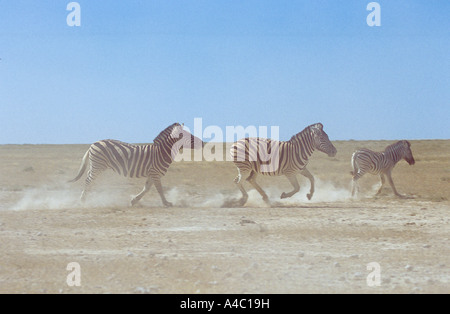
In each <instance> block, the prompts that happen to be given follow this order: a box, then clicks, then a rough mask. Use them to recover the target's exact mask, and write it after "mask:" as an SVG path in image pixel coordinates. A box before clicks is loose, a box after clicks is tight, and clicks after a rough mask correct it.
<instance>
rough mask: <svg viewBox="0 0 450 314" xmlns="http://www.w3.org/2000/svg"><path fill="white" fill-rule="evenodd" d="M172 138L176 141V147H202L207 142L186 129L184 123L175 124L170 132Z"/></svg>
mask: <svg viewBox="0 0 450 314" xmlns="http://www.w3.org/2000/svg"><path fill="white" fill-rule="evenodd" d="M170 138H172V139H174V140H175V141H176V142H175V144H176V145H174V147H177V148H187V149H201V148H203V147H204V146H205V143H204V142H203V141H202V140H201V139H199V138H198V137H196V136H194V135H192V134H191V133H189V132H188V131H186V130H185V129H184V123H183V124H179V123H177V124H175V126H174V128H173V129H172V132H171V133H170Z"/></svg>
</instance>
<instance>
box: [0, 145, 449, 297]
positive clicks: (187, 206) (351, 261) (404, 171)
mask: <svg viewBox="0 0 450 314" xmlns="http://www.w3.org/2000/svg"><path fill="white" fill-rule="evenodd" d="M393 142H394V141H366V142H362V141H336V142H334V144H335V146H336V148H337V150H338V154H337V155H336V156H335V157H333V158H329V157H328V156H326V155H324V154H322V153H320V152H315V153H314V155H313V156H312V158H311V161H310V164H309V166H308V169H309V170H310V171H311V173H312V174H313V175H314V176H315V178H316V193H315V195H314V196H313V199H312V200H311V201H308V200H307V198H306V193H307V191H308V190H309V181H308V180H307V179H306V178H303V177H302V176H300V175H299V176H298V178H299V182H300V184H301V191H300V192H299V193H297V194H296V195H294V196H293V197H292V198H290V199H285V200H281V199H280V195H281V193H282V192H283V191H289V190H291V186H290V184H289V182H288V180H287V179H286V178H285V177H264V176H259V177H258V182H259V183H260V185H261V186H262V188H263V189H264V190H265V191H266V192H267V193H268V195H269V196H270V198H271V200H272V201H273V205H272V206H267V205H266V204H265V203H264V202H262V200H261V197H260V196H259V194H258V193H257V192H256V191H254V190H252V189H251V188H250V186H249V184H246V188H247V189H248V191H249V194H250V198H249V201H248V203H247V204H246V205H245V206H244V207H234V208H230V207H223V205H224V204H227V201H228V200H229V199H233V198H237V197H239V196H240V192H239V191H238V189H237V188H236V186H235V184H234V183H233V179H234V177H235V176H236V174H237V171H236V168H235V166H234V165H233V163H232V162H229V161H202V162H194V161H181V162H174V163H173V164H172V165H171V167H170V169H169V171H168V173H167V175H166V176H165V177H164V178H163V179H162V183H163V186H164V189H165V193H166V197H167V199H168V200H169V201H170V202H172V203H174V207H171V208H165V207H162V203H161V200H160V198H159V195H158V194H157V192H156V190H155V189H154V188H153V189H152V190H151V191H150V192H149V193H148V194H147V195H145V196H144V198H143V199H142V200H141V202H140V206H135V207H130V206H129V202H130V200H131V197H132V195H135V194H137V193H138V192H139V191H140V190H141V189H142V187H143V184H144V182H145V179H143V178H141V179H128V178H124V177H121V176H119V175H117V174H115V173H113V172H112V171H108V172H106V173H105V175H104V176H102V177H100V178H99V179H98V181H97V182H96V184H95V186H94V188H93V190H92V192H91V194H89V196H88V200H87V201H86V202H85V203H84V204H82V203H80V202H79V201H78V197H79V195H80V193H81V190H82V185H83V179H84V177H83V179H82V180H80V181H78V182H75V183H67V181H68V180H70V179H72V178H73V177H75V175H76V174H77V171H78V169H79V166H80V162H81V158H82V156H83V154H84V153H85V151H86V150H87V148H88V147H89V145H2V146H0V293H182V294H183V293H268V294H272V293H288V294H291V293H450V270H449V269H450V246H449V243H450V241H449V239H450V227H449V209H450V140H415V141H411V144H412V146H411V149H412V151H413V154H414V157H415V159H416V164H415V165H414V166H409V165H408V164H407V163H406V162H405V161H401V162H399V163H398V164H397V166H396V167H395V168H394V171H393V179H394V182H395V184H396V187H397V189H398V191H399V192H400V193H402V194H406V195H408V196H410V198H408V199H399V198H396V197H395V196H394V195H393V193H392V191H391V189H390V188H389V186H387V187H386V188H385V189H384V190H383V193H382V194H381V195H380V196H376V197H375V192H376V190H377V189H378V187H379V179H378V177H376V176H372V175H369V174H367V175H365V176H364V177H363V178H362V179H361V180H360V193H359V195H358V197H357V198H355V199H352V198H351V197H350V182H351V175H350V170H351V166H350V157H351V154H352V152H353V151H354V150H355V149H357V148H361V147H366V148H370V149H373V150H378V151H381V150H383V149H384V147H386V146H387V145H389V144H391V143H393ZM224 154H225V152H224ZM71 262H76V263H78V264H79V265H80V270H81V272H80V278H81V285H80V286H69V285H68V284H67V277H68V276H69V279H70V273H71V271H70V270H67V268H66V267H67V265H68V264H69V263H71ZM374 262H375V263H377V264H376V265H379V266H380V268H379V275H380V277H374V273H373V270H374V269H373V268H370V267H368V265H369V266H370V265H373V264H370V263H374ZM374 278H379V279H380V282H379V285H373V283H376V281H373V280H372V279H374Z"/></svg>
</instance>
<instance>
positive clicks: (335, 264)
mask: <svg viewBox="0 0 450 314" xmlns="http://www.w3.org/2000/svg"><path fill="white" fill-rule="evenodd" d="M333 266H334V267H341V264H339V263H338V262H335V263H334V264H333Z"/></svg>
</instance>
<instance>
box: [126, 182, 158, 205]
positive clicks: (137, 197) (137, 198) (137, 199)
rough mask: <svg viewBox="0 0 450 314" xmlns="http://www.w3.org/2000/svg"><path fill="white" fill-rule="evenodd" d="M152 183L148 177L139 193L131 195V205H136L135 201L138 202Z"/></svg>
mask: <svg viewBox="0 0 450 314" xmlns="http://www.w3.org/2000/svg"><path fill="white" fill-rule="evenodd" d="M152 185H153V181H152V180H151V179H150V178H148V179H147V181H146V182H145V185H144V188H143V189H142V191H141V193H139V194H138V195H136V196H135V197H133V199H132V200H131V206H134V205H136V204H137V202H139V201H140V200H141V198H142V197H143V196H144V194H146V193H147V192H148V190H150V188H151V187H152Z"/></svg>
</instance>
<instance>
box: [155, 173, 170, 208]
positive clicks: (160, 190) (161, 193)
mask: <svg viewBox="0 0 450 314" xmlns="http://www.w3.org/2000/svg"><path fill="white" fill-rule="evenodd" d="M153 182H154V183H155V187H156V190H157V191H158V193H159V196H160V197H161V201H162V202H163V204H164V206H166V207H172V206H173V204H172V203H171V202H168V201H167V200H166V197H165V196H164V191H163V188H162V185H161V179H160V178H155V179H153Z"/></svg>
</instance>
